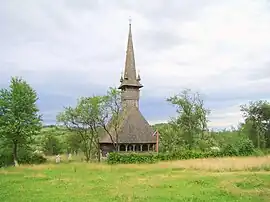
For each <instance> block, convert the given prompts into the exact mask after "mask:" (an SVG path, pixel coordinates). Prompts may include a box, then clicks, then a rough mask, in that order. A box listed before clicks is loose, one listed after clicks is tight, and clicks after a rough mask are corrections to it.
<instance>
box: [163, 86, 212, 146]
mask: <svg viewBox="0 0 270 202" xmlns="http://www.w3.org/2000/svg"><path fill="white" fill-rule="evenodd" d="M167 101H168V102H170V103H171V104H173V105H174V106H176V108H177V113H178V116H177V117H176V118H175V119H173V120H172V121H171V124H172V126H173V129H174V131H175V132H176V134H178V135H179V136H181V138H182V140H183V142H184V144H185V145H186V146H187V147H188V148H189V149H191V148H192V147H194V144H195V142H196V140H197V139H198V138H201V139H204V134H205V131H207V122H208V120H207V115H208V114H209V113H210V111H209V110H208V109H206V108H205V107H204V102H203V100H202V99H201V97H200V95H199V93H193V92H192V91H191V90H189V89H187V90H184V91H182V92H181V93H180V94H179V95H175V96H173V97H170V98H168V99H167ZM177 139H178V138H177Z"/></svg>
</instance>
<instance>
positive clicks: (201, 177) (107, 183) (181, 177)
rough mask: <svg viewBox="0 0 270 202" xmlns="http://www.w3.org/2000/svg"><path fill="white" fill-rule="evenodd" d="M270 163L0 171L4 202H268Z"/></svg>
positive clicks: (40, 167)
mask: <svg viewBox="0 0 270 202" xmlns="http://www.w3.org/2000/svg"><path fill="white" fill-rule="evenodd" d="M269 168H270V158H269V157H260V158H255V157H250V158H224V159H204V160H202V159H198V160H187V161H175V162H161V163H157V164H151V165H114V166H110V165H106V164H86V163H61V164H59V165H56V164H53V163H51V164H44V165H36V166H20V167H17V168H14V167H10V168H5V169H0V201H1V202H4V201H12V202H13V201H14V202H16V201H18V202H30V201H38V202H42V201H57V202H59V201H80V202H81V201H91V202H92V201H97V202H98V201H104V202H105V201H106V202H113V201H124V202H128V201H155V202H159V201H160V202H168V201H183V202H184V201H194V202H197V201H205V202H210V201H215V202H218V201H222V202H229V201H239V202H242V201H243V202H248V201H258V202H261V201H270V172H269V170H270V169H269Z"/></svg>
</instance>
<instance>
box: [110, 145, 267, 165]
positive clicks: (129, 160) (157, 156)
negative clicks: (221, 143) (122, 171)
mask: <svg viewBox="0 0 270 202" xmlns="http://www.w3.org/2000/svg"><path fill="white" fill-rule="evenodd" d="M259 151H260V150H259ZM256 152H257V153H256ZM260 152H261V153H262V154H263V152H262V151H260ZM247 155H259V154H258V151H255V150H254V148H253V144H250V142H249V141H242V143H241V145H239V148H238V149H237V148H235V147H234V146H233V145H232V144H228V145H226V146H225V147H224V148H223V149H222V150H221V151H217V150H210V151H204V152H203V151H197V150H183V151H175V152H161V153H121V152H119V153H116V152H113V153H110V154H109V156H108V158H107V163H109V164H134V163H155V162H157V161H171V160H186V159H198V158H215V157H226V156H247Z"/></svg>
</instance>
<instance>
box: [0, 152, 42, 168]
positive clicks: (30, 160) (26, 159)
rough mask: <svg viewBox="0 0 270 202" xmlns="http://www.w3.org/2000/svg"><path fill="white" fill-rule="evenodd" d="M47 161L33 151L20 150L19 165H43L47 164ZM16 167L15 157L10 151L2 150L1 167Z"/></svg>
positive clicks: (0, 153)
mask: <svg viewBox="0 0 270 202" xmlns="http://www.w3.org/2000/svg"><path fill="white" fill-rule="evenodd" d="M46 161H47V159H46V158H45V157H43V156H42V155H40V154H36V153H33V152H31V151H28V150H25V149H20V150H19V151H18V163H19V164H41V163H45V162H46ZM11 165H14V162H13V155H12V152H11V150H10V149H2V150H1V151H0V167H5V166H11Z"/></svg>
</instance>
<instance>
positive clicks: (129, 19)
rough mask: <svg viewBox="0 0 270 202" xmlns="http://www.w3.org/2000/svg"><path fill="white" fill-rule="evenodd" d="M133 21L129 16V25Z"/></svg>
mask: <svg viewBox="0 0 270 202" xmlns="http://www.w3.org/2000/svg"><path fill="white" fill-rule="evenodd" d="M131 21H132V19H131V17H130V16H129V18H128V22H129V25H131Z"/></svg>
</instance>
